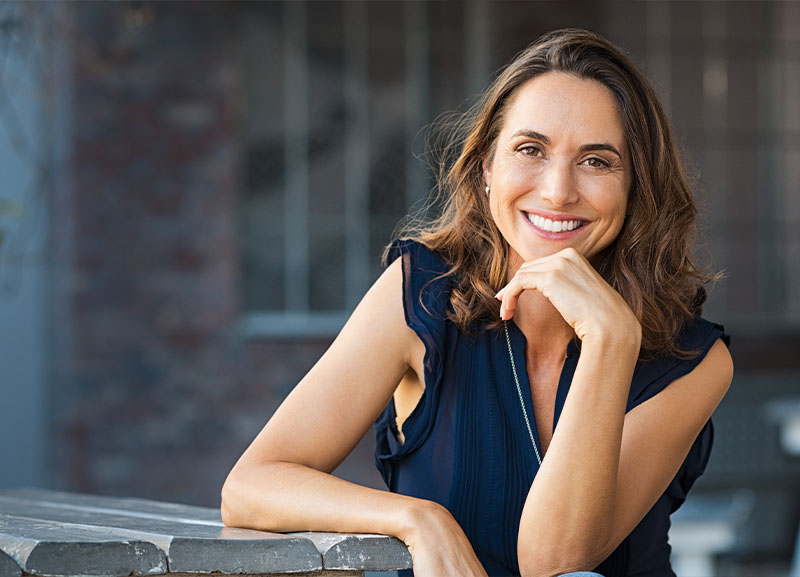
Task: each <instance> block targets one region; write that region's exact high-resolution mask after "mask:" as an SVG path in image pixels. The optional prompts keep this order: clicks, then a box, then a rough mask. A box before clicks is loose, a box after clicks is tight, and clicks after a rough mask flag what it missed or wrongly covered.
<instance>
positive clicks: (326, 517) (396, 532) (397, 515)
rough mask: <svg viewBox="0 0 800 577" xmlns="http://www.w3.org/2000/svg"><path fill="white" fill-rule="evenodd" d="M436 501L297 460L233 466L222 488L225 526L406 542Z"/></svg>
mask: <svg viewBox="0 0 800 577" xmlns="http://www.w3.org/2000/svg"><path fill="white" fill-rule="evenodd" d="M434 507H436V506H435V505H434V504H433V503H430V502H427V501H423V500H421V499H415V498H412V497H407V496H404V495H397V494H394V493H388V492H386V491H379V490H376V489H371V488H368V487H363V486H360V485H356V484H354V483H350V482H348V481H345V480H343V479H339V478H337V477H334V476H333V475H330V474H328V473H324V472H320V471H316V470H314V469H312V468H310V467H306V466H303V465H299V464H295V463H285V462H273V463H265V464H259V465H248V466H246V467H238V466H237V468H235V469H234V470H233V471H232V472H231V474H230V476H229V477H228V479H227V481H226V482H225V486H224V487H223V490H222V507H221V509H222V518H223V521H224V522H225V524H226V525H229V526H236V527H246V528H251V529H260V530H265V531H279V532H284V531H336V532H344V533H380V534H385V535H393V536H395V537H398V538H400V539H402V540H404V541H405V540H406V537H407V536H408V533H409V532H410V531H412V530H413V525H414V520H415V516H417V515H421V514H423V512H427V511H428V510H430V509H432V508H434Z"/></svg>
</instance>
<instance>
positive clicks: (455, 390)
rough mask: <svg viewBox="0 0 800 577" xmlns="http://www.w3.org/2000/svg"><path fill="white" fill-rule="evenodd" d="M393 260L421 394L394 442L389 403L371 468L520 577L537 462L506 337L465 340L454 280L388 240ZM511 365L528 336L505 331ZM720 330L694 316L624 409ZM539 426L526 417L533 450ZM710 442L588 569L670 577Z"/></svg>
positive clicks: (435, 260)
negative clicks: (680, 353) (453, 308)
mask: <svg viewBox="0 0 800 577" xmlns="http://www.w3.org/2000/svg"><path fill="white" fill-rule="evenodd" d="M397 258H402V259H403V260H402V268H403V304H404V308H405V318H406V322H407V323H408V326H409V327H410V328H411V329H413V330H414V332H415V333H416V334H417V335H418V336H419V338H420V339H421V340H422V342H423V343H424V345H425V358H424V372H425V375H424V377H425V391H424V393H423V394H422V398H421V399H420V401H419V403H418V405H417V406H416V407H415V409H414V411H413V412H412V413H411V415H410V416H409V417H408V418H407V419H406V421H405V422H404V423H403V434H404V437H405V442H404V443H403V444H401V443H400V442H399V441H398V437H397V424H396V414H395V409H394V403H393V402H390V403H389V405H388V406H387V407H386V409H385V410H384V411H383V413H382V414H381V415H380V417H379V418H378V419H377V421H376V422H375V432H376V448H375V461H376V464H377V467H378V470H379V471H380V473H381V475H382V476H383V479H384V480H385V481H386V484H387V486H388V487H389V489H390V490H391V491H393V492H397V493H402V494H405V495H411V496H414V497H419V498H422V499H428V500H431V501H435V502H437V503H440V504H441V505H443V506H445V507H447V509H448V510H449V511H450V512H451V513H452V514H453V516H454V517H455V519H456V521H458V523H459V524H460V526H461V527H462V528H463V530H464V532H465V533H466V536H467V537H468V538H469V540H470V542H471V543H472V546H473V548H474V550H475V553H476V554H477V556H478V559H479V560H480V561H481V563H482V564H483V566H484V568H485V569H486V571H487V573H488V574H489V575H490V576H506V575H519V565H518V562H517V536H518V533H519V521H520V517H521V515H522V508H523V505H524V504H525V499H526V498H527V495H528V489H529V488H530V486H531V483H532V482H533V478H534V477H535V476H536V471H537V470H538V464H537V462H536V456H535V454H534V452H533V447H532V446H531V441H530V436H529V435H528V430H527V427H526V425H525V421H524V417H523V415H522V408H521V407H520V402H519V395H518V393H517V389H516V387H515V385H514V377H513V374H512V372H511V364H510V361H509V358H508V348H507V345H506V341H505V334H504V332H503V331H502V330H488V331H483V332H480V333H479V334H477V335H474V336H470V335H465V334H464V333H462V332H461V331H460V330H459V329H458V327H457V326H456V325H455V324H454V323H452V322H450V321H448V320H446V312H447V308H448V306H449V295H450V290H451V287H452V283H453V279H452V277H442V276H441V275H442V274H443V273H445V272H446V271H447V270H448V266H447V264H446V263H445V262H443V261H442V260H441V259H440V258H439V257H438V256H437V255H436V254H434V253H433V252H431V251H430V250H428V249H427V248H426V247H424V246H423V245H421V244H419V243H417V242H413V241H395V243H394V244H393V245H392V247H391V249H390V253H389V262H391V261H393V260H395V259H397ZM508 328H509V333H510V337H511V345H512V349H513V351H514V356H515V357H516V358H517V359H524V358H525V346H526V343H525V337H524V335H523V334H522V332H521V331H520V330H519V329H518V328H517V327H516V326H515V325H514V324H513V323H511V322H509V323H508ZM718 338H722V339H723V340H724V341H725V343H726V344H727V342H728V337H727V335H725V334H724V332H723V329H722V327H721V326H719V325H716V324H713V323H711V322H708V321H706V320H704V319H702V318H699V317H697V318H696V319H695V321H694V322H693V323H692V324H691V325H690V326H688V327H687V328H686V329H685V330H684V331H683V333H682V334H681V338H680V342H681V345H682V346H683V347H686V348H688V349H697V350H699V351H700V354H699V355H698V356H697V357H696V358H694V359H691V360H688V361H687V360H677V359H661V360H657V361H652V362H647V363H642V362H640V363H638V364H637V366H636V370H635V373H634V376H633V382H632V384H631V389H630V396H629V397H628V407H627V410H628V411H630V410H631V409H632V408H634V407H636V406H637V405H639V404H640V403H643V402H644V401H646V400H647V399H649V398H651V397H653V396H654V395H656V394H657V393H658V392H660V391H661V390H663V389H664V387H666V386H667V385H668V384H669V383H670V382H672V381H674V380H675V379H677V378H678V377H681V376H683V375H685V374H687V373H689V372H690V371H691V370H692V369H693V368H694V367H696V366H697V365H698V364H699V363H700V361H701V360H702V359H703V357H704V356H705V354H706V353H707V352H708V350H709V349H710V348H711V346H712V345H713V344H714V342H715V341H716V340H717V339H718ZM579 354H580V351H579V346H578V345H577V344H576V342H574V341H573V342H571V343H570V345H569V347H568V349H567V358H566V361H565V363H564V367H563V369H562V373H561V378H560V380H559V383H558V392H557V395H556V403H555V415H554V422H553V427H554V428H555V426H556V424H557V423H558V418H559V415H560V414H561V410H562V408H563V407H564V401H565V399H566V396H567V391H568V390H569V386H570V383H571V381H572V376H573V374H574V371H575V367H576V365H577V362H578V357H579ZM517 370H518V373H519V379H520V382H521V383H523V387H522V392H523V397H524V401H525V404H526V409H527V411H528V414H529V415H533V414H534V408H533V406H532V401H531V394H530V388H529V387H526V386H524V384H525V383H528V382H529V380H528V375H527V370H526V364H525V363H524V362H518V363H517ZM535 426H536V423H535V420H534V419H533V418H531V427H533V433H534V437H535V438H536V443H537V445H538V446H541V444H540V442H539V438H538V437H539V436H538V432H537V431H536V428H535ZM712 440H713V428H712V424H711V421H709V422H708V423H707V424H706V425H705V427H704V428H703V430H702V431H701V433H700V434H699V436H698V437H697V439H696V441H695V442H694V445H693V446H692V448H691V450H690V451H689V455H688V456H687V457H686V460H685V461H684V463H683V465H682V466H681V468H680V470H679V471H678V474H677V475H676V476H675V478H674V479H673V480H672V482H671V483H670V485H669V487H668V488H667V490H666V491H665V492H664V494H663V495H662V496H661V497H660V498H659V500H658V501H657V502H656V504H655V505H654V506H653V508H652V509H651V510H650V511H649V512H648V513H647V515H646V516H645V517H644V519H643V520H642V521H641V523H639V525H638V526H637V527H636V528H635V529H634V530H633V532H632V533H631V534H630V535H629V536H628V537H627V538H626V539H625V541H623V543H622V544H621V545H620V546H619V547H618V548H617V550H616V551H614V553H612V554H611V555H610V556H609V558H608V559H606V560H605V561H604V562H603V563H602V564H601V565H600V566H599V567H598V568H597V569H596V570H597V571H598V572H599V573H601V574H602V575H605V577H622V576H637V577H639V576H647V577H663V576H670V577H674V573H673V572H672V569H671V568H670V563H669V554H670V546H669V544H668V542H667V532H668V530H669V515H670V513H672V512H673V511H675V510H676V509H677V508H678V507H679V506H680V505H681V504H682V503H683V501H684V500H685V498H686V494H687V492H688V491H689V489H690V488H691V486H692V485H693V483H694V482H695V480H696V479H697V478H698V477H699V476H700V475H701V474H702V473H703V471H704V470H705V467H706V463H707V462H708V458H709V454H710V451H711V444H712Z"/></svg>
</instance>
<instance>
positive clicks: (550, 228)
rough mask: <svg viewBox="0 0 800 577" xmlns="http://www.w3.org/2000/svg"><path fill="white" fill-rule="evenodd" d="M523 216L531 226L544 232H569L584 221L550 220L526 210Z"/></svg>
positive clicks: (577, 227)
mask: <svg viewBox="0 0 800 577" xmlns="http://www.w3.org/2000/svg"><path fill="white" fill-rule="evenodd" d="M525 216H527V217H528V220H529V221H530V222H531V224H532V225H533V226H535V227H536V228H538V229H539V230H543V231H545V232H570V231H573V230H576V229H579V228H580V227H582V226H583V225H584V223H585V221H583V220H577V219H574V220H550V219H549V218H544V217H542V216H539V215H538V214H532V213H530V212H526V213H525Z"/></svg>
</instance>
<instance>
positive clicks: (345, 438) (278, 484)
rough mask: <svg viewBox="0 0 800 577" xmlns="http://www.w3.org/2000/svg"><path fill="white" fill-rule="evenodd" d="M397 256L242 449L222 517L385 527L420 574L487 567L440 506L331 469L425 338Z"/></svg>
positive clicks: (411, 367) (241, 523)
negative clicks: (413, 320)
mask: <svg viewBox="0 0 800 577" xmlns="http://www.w3.org/2000/svg"><path fill="white" fill-rule="evenodd" d="M402 282H403V279H402V270H401V262H400V260H399V259H398V261H395V262H394V263H393V264H392V265H391V266H389V268H388V269H387V270H386V272H385V273H384V274H383V275H382V276H381V278H379V279H378V281H377V282H376V283H375V285H374V286H373V287H372V288H371V289H370V290H369V292H368V293H367V294H366V295H365V297H364V299H363V300H362V302H361V303H360V304H359V305H358V307H357V308H356V310H355V311H354V312H353V315H352V316H351V318H350V319H349V320H348V322H347V324H346V325H345V327H344V328H343V329H342V331H341V333H340V334H339V336H338V337H337V338H336V340H335V341H334V342H333V344H332V345H331V347H330V349H329V350H328V351H327V352H326V353H325V354H324V355H323V357H322V358H321V359H320V360H319V361H318V362H317V364H316V365H315V366H314V368H313V369H312V370H311V371H310V372H309V373H308V374H307V375H306V376H305V378H303V379H302V381H300V383H299V384H298V385H297V387H296V388H295V389H294V390H293V391H292V393H291V394H290V395H289V396H288V397H287V398H286V400H285V401H284V402H283V404H282V405H281V406H280V408H279V409H278V410H277V411H276V413H275V414H274V415H273V417H272V418H271V419H270V421H269V422H268V423H267V425H266V426H265V427H264V429H263V430H262V431H261V433H260V434H259V435H258V436H257V437H256V439H255V440H254V441H253V443H252V444H251V445H250V447H248V449H247V450H246V451H245V452H244V454H243V455H242V456H241V458H240V459H239V461H238V462H237V463H236V465H235V466H234V468H233V469H232V470H231V472H230V474H229V475H228V478H227V480H226V481H225V485H224V487H223V489H222V506H221V509H222V517H223V521H224V522H225V524H226V525H232V526H238V527H248V528H254V529H262V530H270V531H299V530H308V531H339V532H354V533H383V534H387V535H393V536H395V537H398V538H400V539H402V540H403V541H404V542H405V543H406V544H407V545H408V546H409V550H410V552H411V554H412V558H413V560H414V567H415V574H418V576H419V577H425V576H426V575H429V576H431V577H434V576H436V577H438V576H440V575H441V576H446V575H453V576H455V575H469V576H473V575H474V576H482V575H485V573H484V572H483V569H482V568H481V566H480V563H479V562H478V560H477V558H476V557H475V554H474V552H473V551H472V548H471V546H470V544H469V542H468V540H467V539H466V537H465V536H464V533H463V531H461V529H460V527H459V526H458V524H457V523H456V521H455V520H454V519H453V517H452V516H451V515H450V513H449V512H448V511H447V510H446V509H444V508H443V507H441V506H439V505H437V504H435V503H432V502H429V501H424V500H421V499H415V498H412V497H407V496H403V495H397V494H392V493H388V492H385V491H378V490H375V489H370V488H366V487H361V486H359V485H356V484H353V483H350V482H347V481H344V480H342V479H338V478H336V477H334V476H333V475H331V474H330V472H331V471H333V469H335V468H336V466H338V464H339V463H340V462H341V461H342V460H343V459H344V458H345V457H346V456H347V455H348V454H349V453H350V451H352V449H353V448H354V447H355V445H356V444H357V443H358V441H359V440H360V439H361V437H363V435H364V434H365V433H366V431H367V430H368V429H369V428H370V426H371V425H372V423H373V422H374V420H375V419H376V418H377V416H378V415H379V414H380V412H381V411H382V410H383V409H384V407H385V406H386V405H387V403H388V402H389V400H390V399H391V396H392V393H393V392H394V390H395V389H396V388H397V385H398V383H399V382H400V380H401V379H402V378H403V377H404V375H406V374H407V373H409V372H410V371H413V372H415V373H417V375H418V377H419V378H420V379H422V378H423V376H422V375H423V372H422V361H423V357H424V346H423V344H422V342H421V341H420V340H419V338H418V337H417V335H416V334H415V333H414V332H413V331H412V330H411V329H410V328H408V326H407V325H406V322H405V317H404V313H403V299H402Z"/></svg>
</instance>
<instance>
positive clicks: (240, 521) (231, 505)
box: [219, 467, 246, 527]
mask: <svg viewBox="0 0 800 577" xmlns="http://www.w3.org/2000/svg"><path fill="white" fill-rule="evenodd" d="M240 477H241V472H240V471H238V470H237V468H236V467H234V468H233V470H232V471H231V472H230V473H228V477H227V479H225V483H223V485H222V490H221V491H220V505H219V511H220V514H221V516H222V523H223V524H224V525H225V526H226V527H244V526H245V524H246V521H245V519H244V518H243V517H242V515H241V512H242V511H244V510H245V507H244V506H243V505H242V493H243V491H242V490H241V488H240V486H241V484H242V481H241V479H240Z"/></svg>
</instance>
